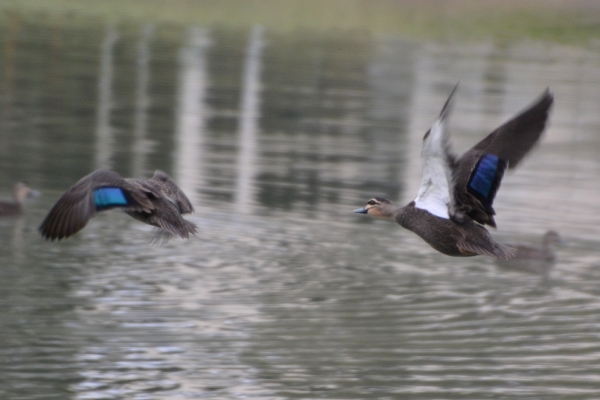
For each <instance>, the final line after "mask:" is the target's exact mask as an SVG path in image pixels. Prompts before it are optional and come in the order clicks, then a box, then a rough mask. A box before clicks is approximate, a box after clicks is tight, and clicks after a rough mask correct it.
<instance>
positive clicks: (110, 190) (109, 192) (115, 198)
mask: <svg viewBox="0 0 600 400" xmlns="http://www.w3.org/2000/svg"><path fill="white" fill-rule="evenodd" d="M94 204H95V205H96V208H97V209H101V208H110V207H119V206H126V205H127V204H129V203H128V202H127V198H126V197H125V192H123V189H121V188H119V187H101V188H98V189H96V190H94Z"/></svg>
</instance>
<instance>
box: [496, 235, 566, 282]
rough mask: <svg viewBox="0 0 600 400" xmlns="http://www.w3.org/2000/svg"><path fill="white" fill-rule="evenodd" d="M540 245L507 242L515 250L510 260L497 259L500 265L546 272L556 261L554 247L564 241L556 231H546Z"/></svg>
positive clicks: (528, 270)
mask: <svg viewBox="0 0 600 400" xmlns="http://www.w3.org/2000/svg"><path fill="white" fill-rule="evenodd" d="M542 243H543V245H542V247H534V246H528V245H524V244H509V246H511V247H514V248H515V249H516V250H517V251H516V254H515V257H514V258H513V259H511V260H498V264H499V265H500V266H502V267H507V268H511V269H518V270H522V271H527V272H534V273H541V272H547V271H548V270H549V269H550V268H551V267H552V266H553V265H554V262H555V261H556V253H555V251H554V250H555V248H556V246H557V245H560V244H563V243H564V241H563V240H562V238H561V237H560V235H559V234H558V232H556V231H552V230H551V231H548V232H546V233H545V234H544V237H543V238H542Z"/></svg>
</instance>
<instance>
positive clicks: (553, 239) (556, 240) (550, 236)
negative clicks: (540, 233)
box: [543, 231, 565, 246]
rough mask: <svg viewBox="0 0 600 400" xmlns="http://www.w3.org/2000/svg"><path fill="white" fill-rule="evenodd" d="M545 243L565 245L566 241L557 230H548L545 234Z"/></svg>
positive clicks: (548, 244)
mask: <svg viewBox="0 0 600 400" xmlns="http://www.w3.org/2000/svg"><path fill="white" fill-rule="evenodd" d="M543 241H544V245H545V246H555V245H564V244H565V241H564V240H563V238H562V237H561V236H560V235H559V234H558V232H556V231H548V232H546V234H545V235H544V239H543Z"/></svg>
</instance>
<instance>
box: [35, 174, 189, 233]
mask: <svg viewBox="0 0 600 400" xmlns="http://www.w3.org/2000/svg"><path fill="white" fill-rule="evenodd" d="M113 208H119V209H122V210H123V211H125V212H126V213H127V214H129V215H130V216H131V217H133V218H135V219H137V220H139V221H142V222H144V223H146V224H148V225H152V226H156V227H158V228H160V229H161V230H163V231H164V232H165V233H166V234H173V235H179V236H181V237H182V238H186V239H187V238H189V235H190V234H195V233H196V225H195V224H193V223H191V222H189V221H186V220H185V219H183V218H182V217H181V214H187V213H192V212H194V208H193V207H192V204H191V203H190V201H189V200H188V198H187V197H186V196H185V194H184V193H183V192H182V191H181V189H180V188H179V187H178V186H177V185H176V184H175V182H173V180H172V179H171V178H170V177H169V176H168V175H167V174H166V173H164V172H162V171H156V172H155V173H154V176H153V177H152V178H150V179H134V178H123V177H122V176H121V175H119V174H118V173H116V172H114V171H109V170H105V169H99V170H97V171H94V172H92V173H91V174H89V175H87V176H84V177H83V178H81V179H80V180H79V182H77V183H76V184H75V185H73V186H72V187H71V188H70V189H69V190H67V191H66V193H65V194H63V195H62V196H61V198H60V199H58V201H57V202H56V204H55V205H54V207H52V209H51V210H50V212H49V213H48V215H47V216H46V218H45V219H44V222H42V224H41V225H40V228H39V230H40V232H41V234H42V236H43V237H44V238H46V239H49V240H55V239H57V240H60V239H63V238H68V237H69V236H71V235H74V234H75V233H77V232H79V231H80V230H81V229H83V228H84V227H85V225H86V224H87V222H88V221H89V220H90V219H91V218H92V217H94V216H95V215H96V214H97V213H98V212H101V211H105V210H110V209H113Z"/></svg>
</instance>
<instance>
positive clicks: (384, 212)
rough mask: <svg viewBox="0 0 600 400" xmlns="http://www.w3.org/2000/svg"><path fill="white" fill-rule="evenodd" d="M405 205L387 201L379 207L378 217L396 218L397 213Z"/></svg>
mask: <svg viewBox="0 0 600 400" xmlns="http://www.w3.org/2000/svg"><path fill="white" fill-rule="evenodd" d="M403 208H404V207H399V206H398V205H396V204H394V203H386V204H381V205H380V206H379V207H378V214H377V215H376V216H377V217H382V218H389V219H396V215H398V213H399V212H400V211H401V210H402V209H403Z"/></svg>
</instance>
